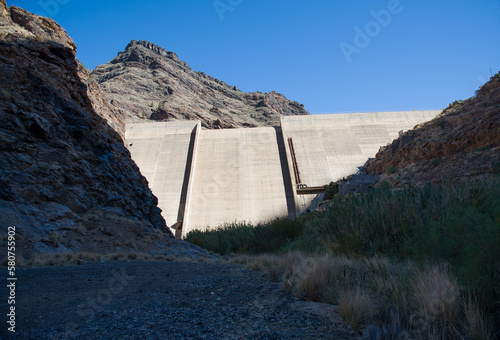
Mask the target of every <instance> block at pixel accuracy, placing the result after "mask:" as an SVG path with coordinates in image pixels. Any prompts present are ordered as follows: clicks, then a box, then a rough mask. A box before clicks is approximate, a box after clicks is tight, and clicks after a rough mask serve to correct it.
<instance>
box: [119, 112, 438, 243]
mask: <svg viewBox="0 0 500 340" xmlns="http://www.w3.org/2000/svg"><path fill="white" fill-rule="evenodd" d="M440 112H441V111H409V112H379V113H357V114H329V115H313V116H285V117H283V118H282V120H281V126H280V127H261V128H247V129H226V130H202V129H201V124H200V122H199V121H174V122H161V123H158V122H154V123H133V124H128V125H127V132H126V145H127V147H128V148H129V150H130V152H131V154H132V159H133V160H134V161H135V162H136V163H137V165H138V166H139V168H140V170H141V173H142V174H143V175H144V176H145V177H146V178H147V179H148V181H149V184H150V187H151V189H152V191H153V193H154V194H155V195H156V196H157V197H158V201H159V205H158V206H159V207H160V209H162V211H163V212H162V214H163V217H164V218H165V220H166V221H167V224H168V225H169V226H172V227H174V228H175V229H176V230H177V231H176V237H178V238H182V237H184V236H185V235H186V234H187V233H188V232H189V231H190V230H193V229H206V228H214V227H217V226H220V225H222V224H224V223H231V222H236V221H238V222H242V221H246V222H249V223H254V224H255V223H259V222H265V221H268V220H271V219H273V218H276V217H286V216H288V217H291V218H294V217H297V216H299V215H300V214H302V213H303V212H304V211H307V210H308V209H312V208H313V207H314V206H315V205H317V203H318V202H320V201H321V200H322V193H321V188H322V187H323V186H324V185H327V184H328V183H330V182H331V181H336V180H339V179H341V178H343V177H346V176H348V175H351V174H353V173H356V172H357V171H358V167H361V166H363V164H364V163H365V162H366V161H367V160H368V158H370V157H374V156H375V154H376V153H377V152H378V150H379V148H380V147H381V146H385V145H387V144H389V143H390V142H392V140H394V139H395V138H397V137H398V133H399V132H400V131H402V130H409V129H412V128H414V127H415V126H416V125H418V124H420V123H423V122H426V121H428V120H431V119H433V118H434V117H436V116H437V115H438V114H439V113H440Z"/></svg>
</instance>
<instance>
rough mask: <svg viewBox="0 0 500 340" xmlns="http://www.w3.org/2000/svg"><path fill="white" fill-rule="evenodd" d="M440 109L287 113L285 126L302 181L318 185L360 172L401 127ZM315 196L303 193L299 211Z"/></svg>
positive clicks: (299, 199)
mask: <svg viewBox="0 0 500 340" xmlns="http://www.w3.org/2000/svg"><path fill="white" fill-rule="evenodd" d="M440 112H441V111H408V112H378V113H354V114H328V115H315V116H287V117H283V118H282V121H281V127H282V129H283V134H284V138H285V140H286V139H288V138H291V139H292V141H293V145H294V149H295V156H296V160H297V165H298V169H299V172H300V179H301V182H302V184H303V185H307V186H308V187H315V186H323V185H326V184H328V183H330V182H331V181H337V180H339V179H342V178H343V177H346V176H349V175H351V174H354V173H356V172H357V170H358V167H360V166H363V164H364V163H365V162H366V161H367V160H368V158H370V157H374V156H375V155H376V153H377V152H378V150H379V149H380V147H381V146H384V145H387V144H389V143H390V142H392V141H393V140H394V139H395V138H397V137H398V132H399V131H402V130H409V129H412V128H414V127H415V125H417V124H420V123H423V122H426V121H428V120H431V119H432V118H434V117H435V116H437V115H438V114H439V113H440ZM288 152H290V151H288ZM293 177H294V176H292V179H294V178H293ZM294 184H298V183H295V181H294ZM315 197H316V195H299V197H297V198H296V199H297V201H296V206H297V209H298V213H299V214H300V213H301V212H302V211H304V210H306V209H307V208H308V206H309V204H310V203H311V201H312V200H313V199H314V198H315Z"/></svg>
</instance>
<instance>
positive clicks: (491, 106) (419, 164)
mask: <svg viewBox="0 0 500 340" xmlns="http://www.w3.org/2000/svg"><path fill="white" fill-rule="evenodd" d="M499 167H500V73H499V74H497V75H496V76H494V77H492V78H491V79H490V81H489V82H488V83H486V84H485V85H484V86H482V87H481V89H479V90H478V91H477V95H476V96H475V97H472V98H469V99H467V100H465V101H456V102H454V103H453V104H451V105H450V106H449V107H448V108H447V109H446V110H444V111H443V113H442V114H441V115H440V116H439V117H437V118H435V119H434V120H432V121H430V122H428V123H425V124H422V125H420V126H418V127H417V128H416V129H414V130H410V131H408V132H407V133H405V134H403V135H402V136H400V138H398V139H396V140H395V141H394V142H393V143H392V144H390V145H389V146H387V147H384V148H382V149H381V150H380V151H379V153H378V154H377V156H376V158H375V159H373V160H372V161H371V162H370V163H369V165H368V166H367V170H368V172H369V173H370V174H383V175H384V176H385V179H387V180H389V181H391V182H393V183H394V184H395V185H396V186H398V185H401V184H406V183H409V182H410V181H411V182H412V183H413V184H417V185H418V184H423V183H427V182H442V181H445V180H452V181H458V180H462V179H466V178H471V177H480V176H483V175H485V174H488V173H491V172H496V173H498V172H499V170H500V169H499Z"/></svg>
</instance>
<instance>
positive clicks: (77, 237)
mask: <svg viewBox="0 0 500 340" xmlns="http://www.w3.org/2000/svg"><path fill="white" fill-rule="evenodd" d="M0 12H1V14H2V15H1V16H0V78H1V79H2V82H1V83H0V97H1V98H2V100H1V101H0V227H1V228H2V229H1V230H2V231H3V232H6V231H7V227H8V226H16V228H17V229H16V231H17V236H16V237H17V238H18V240H19V243H18V252H19V253H21V254H24V255H28V256H29V255H30V254H32V253H34V252H59V251H77V250H78V251H90V252H101V253H108V252H113V251H116V249H122V250H125V249H129V248H130V249H134V248H136V249H140V250H150V249H153V248H154V247H156V246H155V245H154V243H155V242H156V240H154V239H161V238H169V237H171V236H172V234H171V232H170V231H169V230H168V229H167V228H166V225H165V221H164V220H163V218H162V216H161V214H160V209H159V208H157V199H156V197H155V196H154V195H153V194H152V193H151V191H150V190H149V189H148V183H147V181H146V179H145V178H144V177H143V176H142V175H141V174H140V172H139V169H138V167H137V166H136V165H135V163H134V162H133V161H132V159H131V157H130V153H129V152H128V150H127V149H126V148H125V146H124V145H123V141H122V139H121V137H120V135H119V134H118V133H117V132H116V131H115V130H114V129H113V127H111V126H110V125H109V124H108V123H107V122H106V120H105V119H103V118H102V117H101V116H103V117H105V118H107V119H108V121H109V122H110V124H112V125H114V127H115V128H116V129H117V130H118V131H120V132H123V131H124V125H123V119H122V118H121V117H120V116H119V114H118V113H117V111H114V109H112V108H111V107H110V106H109V104H108V103H106V99H105V96H104V95H103V94H102V93H101V92H100V89H99V86H98V85H97V83H96V82H95V81H94V80H93V79H91V78H89V74H88V71H86V70H85V69H84V68H83V67H82V66H81V65H79V63H78V61H77V60H76V58H75V53H76V46H75V44H74V43H73V41H72V40H71V38H70V37H69V36H68V35H67V34H66V32H65V31H64V30H63V29H62V28H61V27H60V26H59V25H58V24H57V23H56V22H55V21H53V20H51V19H48V18H42V17H39V16H36V15H34V14H31V13H29V12H27V11H25V10H23V9H20V8H18V7H15V6H12V7H11V8H10V9H8V8H7V6H6V4H5V1H4V0H0ZM148 237H149V239H148ZM153 241H154V242H153ZM19 248H21V249H22V251H21V249H19Z"/></svg>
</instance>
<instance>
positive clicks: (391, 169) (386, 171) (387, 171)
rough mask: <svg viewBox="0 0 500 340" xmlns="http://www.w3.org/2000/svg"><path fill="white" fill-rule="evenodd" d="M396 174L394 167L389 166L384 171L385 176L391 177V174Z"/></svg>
mask: <svg viewBox="0 0 500 340" xmlns="http://www.w3.org/2000/svg"><path fill="white" fill-rule="evenodd" d="M396 172H398V169H396V168H395V167H393V166H390V167H388V168H387V169H385V173H386V174H387V175H392V174H395V173H396Z"/></svg>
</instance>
